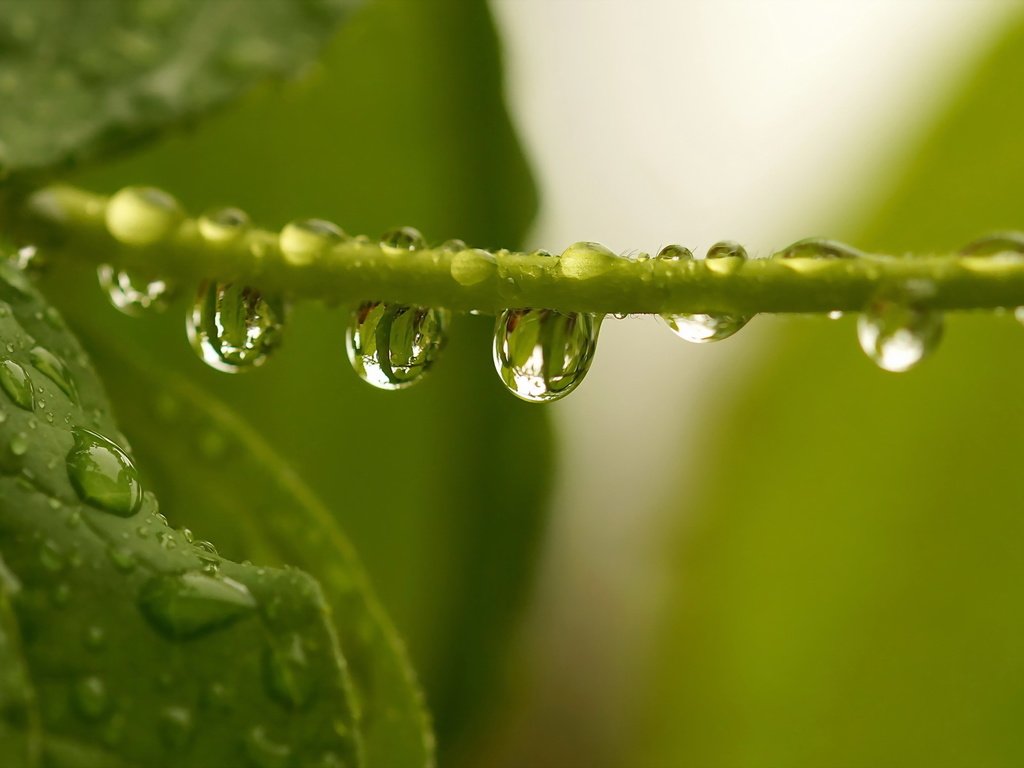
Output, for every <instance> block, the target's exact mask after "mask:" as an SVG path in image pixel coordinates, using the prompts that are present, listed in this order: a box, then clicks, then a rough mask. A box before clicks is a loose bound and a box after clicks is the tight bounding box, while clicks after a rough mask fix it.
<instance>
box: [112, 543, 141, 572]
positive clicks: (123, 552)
mask: <svg viewBox="0 0 1024 768" xmlns="http://www.w3.org/2000/svg"><path fill="white" fill-rule="evenodd" d="M107 556H108V557H109V558H110V562H112V563H113V564H114V567H115V568H116V569H117V570H119V571H120V572H121V573H131V572H132V571H134V570H135V566H136V564H137V563H136V561H135V555H133V554H132V551H131V550H130V549H128V548H127V547H123V546H118V545H112V546H110V547H109V548H108V549H107Z"/></svg>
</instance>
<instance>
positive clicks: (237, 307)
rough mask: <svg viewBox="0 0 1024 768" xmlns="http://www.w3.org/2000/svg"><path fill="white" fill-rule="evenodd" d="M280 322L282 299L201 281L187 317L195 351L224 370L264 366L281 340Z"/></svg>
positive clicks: (190, 339) (234, 371)
mask: <svg viewBox="0 0 1024 768" xmlns="http://www.w3.org/2000/svg"><path fill="white" fill-rule="evenodd" d="M283 324H284V303H283V302H282V301H280V300H277V299H270V298H265V297H264V296H263V294H261V293H260V292H259V291H258V290H256V289H255V288H250V287H248V286H245V285H240V284H237V283H215V282H207V283H203V284H202V285H201V286H199V290H198V292H197V294H196V300H195V303H194V304H193V305H192V309H191V311H190V312H189V313H188V315H187V317H186V327H187V330H188V338H189V341H190V342H191V344H192V348H193V349H194V350H195V351H196V354H198V355H199V357H200V359H202V360H203V361H204V362H205V363H206V364H207V365H209V366H211V367H212V368H216V369H217V370H218V371H225V372H227V373H237V372H239V371H245V370H249V369H251V368H255V367H258V366H260V365H263V364H264V363H265V362H266V361H267V358H268V357H269V356H270V354H271V353H272V352H273V351H274V350H275V349H277V347H278V345H279V344H280V343H281V335H282V329H283Z"/></svg>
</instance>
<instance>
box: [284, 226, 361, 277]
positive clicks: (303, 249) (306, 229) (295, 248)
mask: <svg viewBox="0 0 1024 768" xmlns="http://www.w3.org/2000/svg"><path fill="white" fill-rule="evenodd" d="M347 238H348V235H346V234H345V231H344V230H343V229H341V227H339V226H338V225H337V224H333V223H331V222H329V221H324V220H323V219H302V220H301V221H293V222H291V223H289V224H286V225H285V226H284V228H283V229H282V230H281V234H280V235H279V236H278V246H279V247H280V248H281V255H282V256H284V259H285V261H287V262H289V263H291V264H294V265H296V266H300V267H301V266H305V265H307V264H311V263H312V262H313V261H314V260H315V259H316V258H317V257H319V256H321V255H322V254H324V253H326V252H327V250H328V249H330V248H332V247H334V246H335V245H337V244H338V243H341V242H343V241H344V240H346V239H347Z"/></svg>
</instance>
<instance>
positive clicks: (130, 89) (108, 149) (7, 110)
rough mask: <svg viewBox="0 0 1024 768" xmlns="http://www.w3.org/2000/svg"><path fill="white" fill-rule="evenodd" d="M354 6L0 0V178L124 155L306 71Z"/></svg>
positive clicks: (280, 1)
mask: <svg viewBox="0 0 1024 768" xmlns="http://www.w3.org/2000/svg"><path fill="white" fill-rule="evenodd" d="M357 3H358V0H256V1H255V2H253V1H252V0H89V2H80V0H0V102H2V103H3V104H4V107H3V109H0V177H2V176H3V175H4V174H5V173H23V172H26V171H38V170H45V169H50V168H53V167H55V166H59V165H65V164H68V163H72V162H74V163H77V162H81V161H83V160H87V159H91V158H93V157H96V156H101V155H109V154H113V153H117V152H123V151H124V150H125V149H126V148H127V147H130V146H131V145H132V144H134V143H135V142H137V141H139V140H141V139H144V138H146V137H147V136H149V135H151V134H153V133H155V132H157V131H159V130H160V129H163V128H165V127H167V126H169V125H171V124H173V123H177V122H180V121H181V120H183V119H185V118H191V117H194V116H197V115H199V114H201V113H203V112H204V111H206V110H209V109H211V108H213V107H216V106H218V105H219V104H222V103H224V102H226V101H227V100H229V99H231V98H232V97H234V96H235V95H237V94H239V93H241V92H242V91H244V90H245V89H246V88H248V87H249V86H251V85H253V84H254V83H255V82H257V81H259V80H260V79H261V78H262V77H264V76H266V75H271V74H288V73H293V72H296V71H297V70H299V69H300V68H301V67H302V66H304V65H306V64H307V63H308V62H309V61H310V60H311V59H312V57H313V56H314V55H315V54H316V53H317V52H318V51H319V50H320V48H321V46H322V45H323V43H324V41H325V40H326V39H327V38H328V37H329V36H330V35H331V34H332V32H333V31H334V29H335V28H336V25H337V24H338V22H339V21H341V20H342V19H343V18H344V17H345V16H346V15H347V14H348V12H349V11H350V9H351V8H352V7H353V6H354V5H356V4H357Z"/></svg>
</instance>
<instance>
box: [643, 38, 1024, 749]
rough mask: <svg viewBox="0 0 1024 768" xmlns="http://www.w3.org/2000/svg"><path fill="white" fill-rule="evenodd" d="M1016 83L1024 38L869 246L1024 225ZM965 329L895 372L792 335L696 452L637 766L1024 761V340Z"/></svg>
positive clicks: (995, 323)
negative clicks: (1023, 552) (1023, 547)
mask: <svg viewBox="0 0 1024 768" xmlns="http://www.w3.org/2000/svg"><path fill="white" fill-rule="evenodd" d="M1021 82H1024V25H1022V24H1021V23H1019V22H1018V23H1016V24H1014V25H1012V26H1011V27H1010V28H1009V29H1007V30H1006V33H1005V37H1003V39H1002V40H1001V42H1000V43H999V45H998V46H997V47H996V48H995V49H994V50H993V51H992V53H991V55H989V56H988V57H987V58H986V59H985V60H984V61H983V62H981V63H980V65H979V67H978V69H977V71H976V73H975V75H974V77H973V79H971V80H970V81H969V82H968V83H967V84H966V87H965V88H964V90H963V91H962V92H960V93H959V94H957V95H956V97H955V99H954V100H953V103H952V105H951V108H950V110H949V111H948V112H947V113H946V114H945V115H943V116H942V117H941V120H940V121H939V122H938V124H937V126H936V127H935V129H934V131H932V132H931V134H930V135H929V136H928V137H927V138H926V141H925V142H924V143H923V146H922V148H921V149H920V151H918V152H917V153H916V154H915V155H914V156H913V157H912V158H910V162H909V163H908V164H907V167H906V169H905V171H904V172H903V175H902V178H901V179H900V180H899V181H898V183H897V184H896V185H895V187H894V189H893V191H892V193H891V194H890V195H889V196H888V200H887V201H886V202H885V204H884V205H883V206H882V207H881V209H880V210H879V211H878V213H877V215H876V216H875V217H873V219H872V220H871V221H870V222H869V223H868V225H867V226H863V227H859V228H857V229H860V230H861V231H862V232H863V233H864V234H863V235H862V236H861V237H856V236H855V235H856V232H855V231H854V229H852V228H851V234H853V235H854V236H853V237H851V238H850V241H851V242H852V243H854V244H855V245H858V246H863V247H865V248H868V249H879V250H880V251H883V252H888V253H892V252H899V251H900V250H902V249H908V250H913V251H915V252H917V251H922V250H927V249H929V248H938V249H941V250H943V251H947V250H953V249H956V248H958V247H960V246H962V245H964V244H966V243H967V242H969V241H970V240H972V239H973V238H975V237H977V236H978V235H981V234H983V233H985V232H986V231H992V230H998V229H1005V228H1017V229H1019V228H1020V227H1021V225H1022V221H1024V194H1022V188H1021V185H1020V179H1021V174H1022V172H1024V152H1022V150H1021V141H1020V129H1019V125H1020V123H1021V120H1022V119H1024V103H1022V101H1021V99H1020V98H1019V96H1018V93H1019V89H1020V83H1021ZM837 234H842V233H837ZM947 326H948V327H947V333H946V336H945V340H944V341H943V345H942V347H941V348H940V349H939V350H938V351H937V353H936V354H935V356H934V358H932V359H930V360H928V361H926V362H925V363H923V364H922V365H921V366H920V367H919V368H917V369H915V370H913V371H911V372H909V373H906V374H898V375H894V374H888V373H885V372H882V371H879V370H877V369H875V368H874V367H873V366H872V365H871V363H870V362H869V361H868V360H867V358H865V357H864V356H863V355H862V354H861V353H860V350H858V349H857V343H856V340H855V333H854V327H853V322H852V319H849V320H843V321H840V322H838V323H828V322H825V321H810V320H807V321H798V320H793V321H790V322H788V323H787V325H786V327H785V328H784V329H783V334H784V337H783V338H782V339H780V340H779V341H780V343H778V344H777V345H776V346H775V347H773V349H772V353H771V355H770V359H769V360H768V361H767V362H766V363H765V365H764V369H763V371H761V373H760V375H757V376H750V377H749V382H750V388H749V390H748V391H746V392H745V393H744V394H743V395H742V396H741V397H740V398H739V399H738V400H737V402H736V403H734V404H733V406H732V408H731V411H730V413H729V414H728V418H727V419H726V420H725V422H724V423H722V424H717V425H715V429H714V431H708V432H707V433H706V434H705V435H704V436H703V438H701V441H700V442H699V444H700V446H701V448H700V452H701V456H702V457H706V458H705V463H704V464H702V466H703V467H704V468H706V472H704V473H702V475H701V479H702V488H701V490H700V492H699V493H698V494H697V496H696V498H695V497H694V495H693V489H692V487H691V489H690V491H689V498H687V500H686V503H685V505H684V504H682V503H680V505H679V506H678V507H677V508H676V509H675V514H676V515H678V516H682V515H683V514H685V515H686V516H687V517H686V523H685V533H684V534H683V535H682V536H681V539H680V540H679V542H678V545H677V546H676V547H675V548H674V550H673V560H672V562H673V563H675V564H676V566H675V576H674V583H675V588H674V589H673V591H672V594H671V596H670V601H669V603H668V605H669V606H670V612H671V618H670V621H669V624H668V626H667V627H666V633H665V635H664V638H663V642H662V643H661V645H660V652H659V654H658V655H657V656H656V660H655V662H654V664H653V667H652V675H651V678H650V684H651V695H650V701H649V706H648V707H646V708H645V709H644V711H643V718H644V719H645V720H646V725H645V727H643V728H641V731H640V733H639V734H638V737H637V740H636V742H635V743H634V746H636V747H637V749H638V756H637V757H636V762H638V763H640V764H642V763H643V762H644V758H652V759H653V757H654V756H656V757H657V761H658V762H659V763H663V764H672V765H679V764H693V765H706V766H716V765H729V766H749V765H787V766H819V765H931V766H965V765H971V766H1008V765H1017V764H1019V763H1020V762H1021V761H1022V760H1024V736H1022V732H1021V729H1020V728H1019V722H1020V720H1021V717H1022V715H1024V696H1022V695H1021V691H1022V690H1024V666H1022V665H1021V663H1020V652H1019V647H1018V645H1019V643H1018V642H1017V639H1018V638H1019V637H1020V636H1021V632H1022V630H1024V618H1022V613H1021V611H1020V604H1021V602H1022V600H1024V561H1022V560H1021V558H1020V552H1019V548H1020V547H1019V545H1020V542H1021V540H1022V536H1024V518H1022V516H1021V514H1020V510H1021V508H1022V505H1024V490H1022V487H1021V484H1020V483H1019V482H1018V481H1017V478H1018V476H1019V457H1020V456H1021V455H1022V453H1024V408H1022V407H1021V406H1020V403H1019V397H1018V396H1017V393H1018V392H1019V390H1020V383H1021V381H1022V380H1024V354H1022V353H1024V335H1022V331H1021V328H1020V327H1019V325H1018V324H1017V323H1015V322H1014V321H1013V320H1012V318H1011V317H1009V316H1004V317H993V316H991V315H988V314H986V315H984V316H978V317H971V316H951V317H949V318H947ZM755 341H758V342H760V341H761V340H760V339H756V340H755ZM730 343H732V342H730ZM736 343H741V342H740V341H739V340H737V342H736ZM712 458H713V459H714V461H712ZM682 498H684V496H683V494H682V493H681V494H680V499H682ZM684 507H685V508H684Z"/></svg>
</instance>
